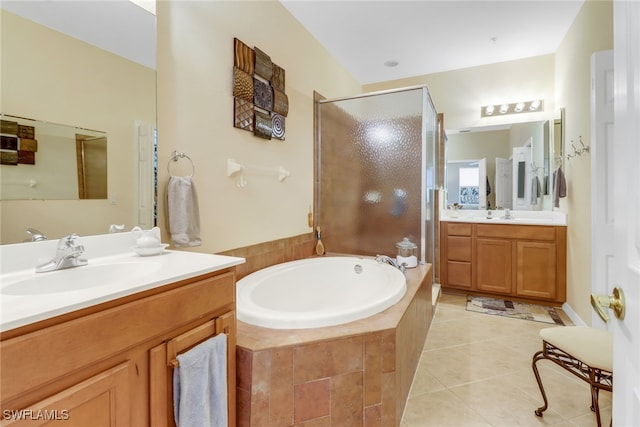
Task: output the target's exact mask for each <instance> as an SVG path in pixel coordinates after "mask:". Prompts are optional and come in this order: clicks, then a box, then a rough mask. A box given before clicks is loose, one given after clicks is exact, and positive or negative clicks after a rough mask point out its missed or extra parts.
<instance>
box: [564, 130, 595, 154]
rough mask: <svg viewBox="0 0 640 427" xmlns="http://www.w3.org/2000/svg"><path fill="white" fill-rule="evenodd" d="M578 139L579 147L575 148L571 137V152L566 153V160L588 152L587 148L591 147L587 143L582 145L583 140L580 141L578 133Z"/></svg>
mask: <svg viewBox="0 0 640 427" xmlns="http://www.w3.org/2000/svg"><path fill="white" fill-rule="evenodd" d="M579 139H580V141H579V142H580V146H581V148H576V146H575V144H574V143H573V139H572V140H571V147H572V148H573V153H572V154H567V160H569V159H571V158H573V157H578V156H581V155H582V154H584V153H588V152H589V149H590V148H591V147H589V146H588V145H584V142H582V135H580V137H579Z"/></svg>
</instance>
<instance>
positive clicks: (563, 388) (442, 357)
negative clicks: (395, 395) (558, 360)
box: [400, 294, 611, 427]
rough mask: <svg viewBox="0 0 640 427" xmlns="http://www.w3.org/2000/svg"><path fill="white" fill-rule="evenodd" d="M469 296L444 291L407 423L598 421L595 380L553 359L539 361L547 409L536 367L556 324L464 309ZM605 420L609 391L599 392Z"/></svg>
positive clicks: (569, 426)
mask: <svg viewBox="0 0 640 427" xmlns="http://www.w3.org/2000/svg"><path fill="white" fill-rule="evenodd" d="M465 306H466V297H465V296H464V295H450V294H442V296H441V297H440V299H439V301H438V305H437V308H436V312H435V316H434V319H433V322H432V324H431V328H430V330H429V334H428V336H427V341H426V343H425V346H424V350H423V353H422V358H421V360H420V364H419V366H418V370H417V372H416V375H415V378H414V380H413V385H412V387H411V392H410V394H409V399H408V401H407V405H406V408H405V413H404V417H403V419H402V422H401V424H400V426H401V427H423V426H437V427H444V426H454V427H466V426H505V427H512V426H541V425H552V426H559V427H575V426H584V427H588V426H596V425H597V423H596V416H595V413H593V412H591V410H590V409H589V406H590V404H591V395H590V391H589V386H588V385H587V383H585V382H584V381H582V380H580V379H578V378H576V377H575V376H573V375H572V374H570V373H569V372H567V371H565V370H563V369H562V368H560V367H558V366H556V365H555V364H553V363H552V362H549V361H540V362H538V367H539V370H540V376H541V377H542V381H543V384H544V386H545V390H546V392H547V399H548V400H549V408H548V409H547V410H546V411H545V412H544V416H543V417H542V418H539V417H537V416H536V415H535V414H534V413H533V411H534V410H535V409H536V408H538V407H539V406H542V403H543V402H542V396H541V395H540V390H539V388H538V384H537V383H536V380H535V377H534V375H533V371H532V370H531V359H532V357H533V354H534V353H535V352H536V351H538V350H541V349H542V341H541V340H540V336H539V331H540V329H542V328H548V327H553V326H552V325H549V324H545V323H539V322H532V321H528V320H519V319H507V318H503V317H501V316H490V315H487V314H482V313H473V312H468V311H466V310H465ZM600 411H601V416H602V425H603V426H608V425H609V421H610V420H611V393H608V392H604V391H601V392H600Z"/></svg>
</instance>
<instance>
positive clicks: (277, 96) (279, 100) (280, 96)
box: [273, 89, 289, 117]
mask: <svg viewBox="0 0 640 427" xmlns="http://www.w3.org/2000/svg"><path fill="white" fill-rule="evenodd" d="M273 111H274V112H276V113H278V114H280V115H283V116H285V117H287V115H288V114H289V97H288V96H287V94H286V93H284V92H282V91H281V90H278V89H273Z"/></svg>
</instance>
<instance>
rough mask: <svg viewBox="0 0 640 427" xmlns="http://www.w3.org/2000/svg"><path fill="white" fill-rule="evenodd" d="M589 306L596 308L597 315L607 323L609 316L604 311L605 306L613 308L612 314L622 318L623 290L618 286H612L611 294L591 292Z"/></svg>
mask: <svg viewBox="0 0 640 427" xmlns="http://www.w3.org/2000/svg"><path fill="white" fill-rule="evenodd" d="M591 306H592V307H593V308H594V309H595V310H596V312H597V313H598V316H600V318H601V319H602V320H603V321H604V322H605V323H607V322H608V321H609V316H608V315H607V313H606V312H605V311H604V309H605V308H610V309H611V310H613V314H615V316H616V317H617V318H618V319H620V320H622V319H624V306H625V304H624V292H622V289H620V288H613V295H594V294H591Z"/></svg>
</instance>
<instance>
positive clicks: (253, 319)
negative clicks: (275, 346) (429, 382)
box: [236, 257, 407, 329]
mask: <svg viewBox="0 0 640 427" xmlns="http://www.w3.org/2000/svg"><path fill="white" fill-rule="evenodd" d="M406 290H407V285H406V279H405V276H404V274H402V272H400V270H398V269H397V268H394V267H392V266H390V265H388V264H383V263H379V262H376V261H374V260H372V259H366V258H358V257H319V258H308V259H303V260H299V261H292V262H287V263H283V264H277V265H274V266H271V267H268V268H265V269H262V270H259V271H256V272H255V273H252V274H250V275H248V276H246V277H244V278H243V279H241V280H239V281H238V283H237V298H236V300H237V311H238V320H241V321H243V322H246V323H249V324H252V325H256V326H262V327H266V328H275V329H305V328H317V327H324V326H334V325H339V324H342V323H347V322H352V321H354V320H359V319H362V318H365V317H368V316H371V315H373V314H376V313H379V312H381V311H383V310H386V309H387V308H389V307H391V306H392V305H394V304H395V303H397V302H398V301H400V299H401V298H402V297H403V296H404V294H405V293H406Z"/></svg>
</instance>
